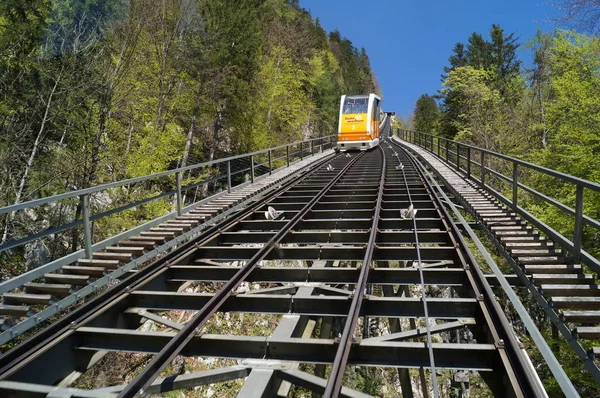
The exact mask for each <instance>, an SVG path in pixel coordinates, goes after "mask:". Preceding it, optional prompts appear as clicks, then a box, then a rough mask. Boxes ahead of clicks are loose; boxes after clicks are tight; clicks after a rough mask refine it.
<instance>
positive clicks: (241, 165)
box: [0, 135, 337, 261]
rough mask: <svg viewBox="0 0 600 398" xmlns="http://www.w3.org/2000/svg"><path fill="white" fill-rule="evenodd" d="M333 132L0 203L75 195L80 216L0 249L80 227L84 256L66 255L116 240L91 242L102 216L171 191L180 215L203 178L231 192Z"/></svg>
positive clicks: (310, 150)
mask: <svg viewBox="0 0 600 398" xmlns="http://www.w3.org/2000/svg"><path fill="white" fill-rule="evenodd" d="M336 138H337V136H336V135H329V136H326V137H319V138H313V139H309V140H305V141H301V142H294V143H291V144H287V145H281V146H277V147H273V148H268V149H265V150H261V151H256V152H252V153H247V154H243V155H238V156H230V157H227V158H223V159H217V160H213V161H210V162H203V163H199V164H195V165H191V166H186V167H181V168H177V169H173V170H168V171H164V172H161V173H156V174H151V175H147V176H143V177H135V178H129V179H126V180H121V181H116V182H112V183H108V184H103V185H98V186H94V187H90V188H85V189H80V190H76V191H72V192H67V193H63V194H59V195H53V196H50V197H46V198H41V199H35V200H31V201H28V202H23V203H18V204H15V205H11V206H6V207H2V208H0V216H2V215H5V217H8V216H14V215H15V214H16V213H18V212H23V211H26V210H31V209H35V208H41V207H42V206H45V205H46V206H52V205H54V204H57V203H59V202H62V203H64V202H65V201H70V202H68V203H71V206H70V207H71V208H73V211H75V210H74V208H75V207H76V206H73V203H72V202H74V200H76V201H77V200H78V201H79V206H78V207H79V211H78V212H80V214H81V218H78V217H77V216H75V217H73V219H74V221H71V222H65V223H62V224H60V225H54V226H51V227H48V228H45V229H44V230H42V231H39V232H35V233H32V234H28V235H27V236H23V237H18V238H14V239H10V240H8V241H6V242H5V243H3V244H1V245H0V253H3V252H6V251H8V250H10V249H14V248H17V247H19V246H23V245H25V244H27V243H30V242H33V241H36V240H39V239H43V238H46V237H49V236H51V235H54V234H57V233H61V232H65V231H69V230H72V229H74V228H82V229H83V245H82V246H83V251H84V256H77V257H76V258H73V259H71V260H72V261H73V260H76V259H78V258H81V257H86V258H91V256H92V253H93V252H94V251H97V250H100V249H102V248H105V247H107V246H108V245H110V244H114V243H116V241H115V240H114V239H110V238H109V239H107V240H105V241H103V242H102V244H101V245H99V244H94V237H93V235H92V233H93V232H92V231H93V224H94V223H95V222H97V221H99V220H101V219H103V218H106V217H109V216H112V215H115V214H118V213H121V212H124V211H126V210H130V209H134V208H137V207H139V206H142V205H145V204H148V203H150V202H153V201H156V200H159V199H162V198H168V197H173V202H174V203H173V206H174V208H175V209H176V210H175V212H176V214H177V215H181V214H182V213H183V211H184V210H185V209H184V206H185V203H184V202H186V201H185V197H184V194H185V193H186V192H188V191H191V190H197V189H198V188H199V187H202V186H204V185H207V184H209V183H219V184H221V186H222V187H223V193H224V191H225V189H226V191H227V192H231V190H232V189H233V188H234V187H237V186H240V185H245V184H247V183H252V182H254V181H255V179H256V178H258V177H260V176H262V175H267V174H268V175H270V174H272V173H273V171H274V170H276V169H278V168H281V167H289V166H290V165H291V164H293V163H295V162H297V161H300V160H302V159H304V157H306V156H309V155H311V154H315V153H316V152H318V151H321V152H322V151H324V150H326V149H329V148H332V147H333V145H334V142H335V139H336ZM234 165H237V166H238V167H237V168H236V167H235V166H234ZM232 166H234V167H232ZM207 169H210V170H211V171H210V172H209V175H210V176H209V177H208V178H205V179H202V180H201V181H198V182H193V183H191V184H189V185H186V186H184V185H183V176H184V174H185V173H188V174H189V173H192V172H198V171H200V170H207ZM173 177H174V180H175V181H174V183H173V182H170V184H172V185H171V189H167V190H162V192H160V193H159V194H156V195H154V196H152V197H149V198H144V199H141V200H137V201H133V202H130V203H125V204H123V205H120V206H118V207H116V208H112V209H109V210H104V211H102V212H99V213H97V214H93V212H92V210H93V209H92V206H91V204H90V198H91V196H92V195H94V194H98V193H102V192H109V191H110V190H113V189H115V188H119V187H127V189H128V190H130V189H131V188H132V187H134V186H135V185H137V184H142V183H148V182H154V183H157V184H158V183H160V184H159V185H161V186H164V185H165V181H164V180H165V179H168V178H171V179H172V178H173ZM167 184H168V183H167ZM188 202H189V198H188ZM75 203H76V202H75ZM67 207H68V206H67ZM172 214H173V213H170V214H168V215H167V216H169V215H172ZM164 218H165V217H161V218H160V219H157V220H155V221H156V222H151V223H148V224H146V225H145V227H147V228H149V227H151V226H153V225H152V224H156V223H157V222H159V221H160V222H162V221H164ZM7 222H8V220H7ZM122 238H123V237H121V239H122Z"/></svg>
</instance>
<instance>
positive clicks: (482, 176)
mask: <svg viewBox="0 0 600 398" xmlns="http://www.w3.org/2000/svg"><path fill="white" fill-rule="evenodd" d="M480 161H481V186H482V187H483V188H485V152H483V150H481V160H480Z"/></svg>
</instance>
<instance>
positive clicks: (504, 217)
mask: <svg viewBox="0 0 600 398" xmlns="http://www.w3.org/2000/svg"><path fill="white" fill-rule="evenodd" d="M402 144H403V145H404V146H406V147H409V148H410V149H411V150H412V151H414V152H415V153H416V154H418V155H419V156H420V157H422V158H423V159H424V161H425V162H427V163H428V164H429V166H430V167H431V168H432V169H433V170H435V171H436V173H438V175H439V176H440V178H441V179H442V180H443V181H444V182H445V185H446V186H447V187H449V189H451V190H452V191H453V193H454V196H455V198H456V200H457V201H459V202H461V203H462V204H463V205H464V207H465V209H466V210H468V211H469V213H471V214H472V215H473V216H474V217H475V218H476V219H477V220H478V221H479V222H480V223H481V225H482V226H483V227H484V228H483V229H484V231H485V232H486V233H487V235H488V236H489V238H490V239H491V240H492V242H493V243H494V244H495V246H496V247H497V249H498V250H499V252H500V253H501V254H503V256H504V257H505V258H506V259H507V261H508V262H509V263H510V264H512V265H513V267H514V269H515V271H516V272H517V274H518V275H519V276H520V277H521V282H522V284H523V285H525V286H527V287H528V288H529V290H530V292H531V293H532V295H533V297H534V298H535V299H536V301H537V302H538V303H539V305H540V307H541V308H542V309H543V310H544V312H545V313H546V315H547V316H548V318H549V319H550V320H551V322H552V324H553V327H554V330H553V332H554V335H555V337H556V335H557V334H558V332H560V333H561V334H562V335H563V336H564V337H565V339H566V341H567V342H568V343H569V345H570V346H571V347H572V348H573V349H574V351H575V353H576V354H577V355H578V356H579V358H580V359H581V360H582V361H583V363H584V366H585V367H586V369H587V370H588V371H589V372H590V374H591V375H592V376H593V377H594V379H595V380H596V382H598V383H600V370H599V369H598V364H597V362H596V359H597V358H598V357H600V347H597V346H591V348H589V349H585V348H584V345H586V346H589V345H590V343H591V344H597V340H598V339H600V285H598V283H597V281H596V277H595V274H593V273H590V272H589V271H588V272H586V271H585V270H584V267H582V265H581V264H573V261H572V257H570V256H569V255H568V254H566V253H565V252H564V251H563V250H562V249H561V248H560V246H559V245H558V244H557V243H556V242H554V241H553V240H552V239H550V238H548V237H546V236H544V235H543V234H542V233H540V231H539V230H538V229H537V228H535V226H533V225H531V224H530V223H528V222H527V221H526V220H524V219H523V218H522V217H520V216H519V214H517V213H515V212H514V210H513V209H510V208H508V207H507V206H506V205H504V204H503V203H501V202H500V201H499V200H497V199H496V198H495V197H494V196H493V195H492V194H490V193H488V192H486V191H485V190H484V189H482V188H481V187H479V186H478V185H477V184H476V183H475V182H473V181H469V180H467V179H465V178H463V176H461V175H459V174H458V173H457V172H456V171H455V170H452V168H451V167H449V166H448V165H447V164H445V163H444V162H442V161H441V160H440V159H439V158H437V157H435V156H433V155H432V154H431V153H429V152H428V151H425V150H423V149H421V148H419V147H417V146H416V145H414V144H410V143H408V142H405V141H403V142H402Z"/></svg>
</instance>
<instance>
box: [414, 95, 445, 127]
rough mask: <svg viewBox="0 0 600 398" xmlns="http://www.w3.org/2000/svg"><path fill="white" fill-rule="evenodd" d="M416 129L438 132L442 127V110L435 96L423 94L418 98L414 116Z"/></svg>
mask: <svg viewBox="0 0 600 398" xmlns="http://www.w3.org/2000/svg"><path fill="white" fill-rule="evenodd" d="M414 126H415V130H417V131H421V132H423V133H428V134H438V133H439V127H440V111H439V108H438V105H437V103H436V102H435V98H434V97H432V96H430V95H428V94H423V95H421V96H420V97H419V99H418V100H417V103H416V106H415V116H414Z"/></svg>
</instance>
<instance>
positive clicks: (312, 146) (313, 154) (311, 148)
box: [310, 140, 315, 156]
mask: <svg viewBox="0 0 600 398" xmlns="http://www.w3.org/2000/svg"><path fill="white" fill-rule="evenodd" d="M310 154H311V155H312V156H315V146H314V143H313V140H310Z"/></svg>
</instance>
